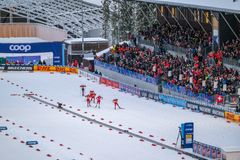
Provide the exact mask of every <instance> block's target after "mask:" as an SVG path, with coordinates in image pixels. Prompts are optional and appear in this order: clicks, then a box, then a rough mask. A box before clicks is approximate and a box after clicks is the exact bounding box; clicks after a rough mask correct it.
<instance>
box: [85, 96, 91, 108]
mask: <svg viewBox="0 0 240 160" xmlns="http://www.w3.org/2000/svg"><path fill="white" fill-rule="evenodd" d="M86 98H87V107H91V96H90V95H87V96H86Z"/></svg>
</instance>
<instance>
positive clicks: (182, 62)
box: [97, 44, 240, 95]
mask: <svg viewBox="0 0 240 160" xmlns="http://www.w3.org/2000/svg"><path fill="white" fill-rule="evenodd" d="M222 55H223V53H222V52H221V51H219V52H216V53H213V52H211V53H209V55H208V58H207V59H203V57H202V55H201V54H200V53H197V54H195V55H194V58H193V59H194V60H193V61H192V60H190V59H189V58H187V57H185V58H183V57H178V56H173V55H171V54H169V53H168V52H166V51H165V50H164V49H161V50H160V51H158V52H153V51H151V50H149V49H144V48H142V49H140V48H139V47H131V46H129V45H128V44H122V45H116V46H115V47H114V48H113V49H112V51H111V53H110V54H104V55H103V56H101V57H97V59H98V60H100V61H102V62H106V63H110V64H112V65H116V66H119V67H122V68H125V69H128V70H131V71H134V72H137V73H140V74H143V75H148V76H152V77H155V78H159V79H161V80H162V81H165V82H168V83H171V84H174V85H177V86H184V87H186V88H187V89H190V90H191V91H192V92H194V93H207V94H209V95H213V94H232V93H236V92H237V91H236V85H237V83H239V81H240V75H239V73H238V72H237V71H236V70H233V69H228V68H226V67H224V66H223V65H222Z"/></svg>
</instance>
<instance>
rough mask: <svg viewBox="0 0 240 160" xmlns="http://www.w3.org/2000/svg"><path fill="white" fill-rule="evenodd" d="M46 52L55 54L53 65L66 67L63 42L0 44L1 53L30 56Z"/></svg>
mask: <svg viewBox="0 0 240 160" xmlns="http://www.w3.org/2000/svg"><path fill="white" fill-rule="evenodd" d="M45 52H52V53H53V65H64V64H63V63H64V60H63V59H64V52H63V44H62V42H41V43H0V53H15V54H30V53H45Z"/></svg>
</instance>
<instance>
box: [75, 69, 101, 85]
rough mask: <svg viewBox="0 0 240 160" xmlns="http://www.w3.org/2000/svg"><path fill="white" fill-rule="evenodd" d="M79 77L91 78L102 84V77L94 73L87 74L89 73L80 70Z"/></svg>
mask: <svg viewBox="0 0 240 160" xmlns="http://www.w3.org/2000/svg"><path fill="white" fill-rule="evenodd" d="M79 75H81V76H83V77H86V78H89V79H90V80H92V81H96V82H98V83H99V82H100V76H97V75H94V74H93V73H90V72H87V71H83V70H80V69H79Z"/></svg>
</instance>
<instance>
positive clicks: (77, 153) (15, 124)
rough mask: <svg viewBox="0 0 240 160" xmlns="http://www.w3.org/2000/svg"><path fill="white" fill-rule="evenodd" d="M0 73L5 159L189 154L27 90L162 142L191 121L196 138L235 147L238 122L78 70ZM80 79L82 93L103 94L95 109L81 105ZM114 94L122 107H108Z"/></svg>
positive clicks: (129, 159)
mask: <svg viewBox="0 0 240 160" xmlns="http://www.w3.org/2000/svg"><path fill="white" fill-rule="evenodd" d="M0 78H3V79H2V80H0V89H1V92H0V100H1V103H0V104H1V105H0V116H1V117H0V126H7V127H8V130H7V131H4V132H2V133H0V143H1V150H0V154H1V157H3V159H6V160H15V159H16V160H17V159H19V158H21V159H34V160H40V159H41V160H42V159H59V160H61V159H63V160H73V159H76V160H77V159H94V160H112V159H114V160H123V159H124V160H146V159H148V160H155V159H164V160H177V159H179V160H180V159H182V158H183V157H184V158H185V159H192V158H191V157H188V156H185V155H179V154H178V153H177V152H175V151H171V150H169V149H162V147H160V146H152V144H151V143H149V142H146V141H145V142H142V141H140V140H139V139H138V138H134V137H129V136H128V135H126V134H119V133H118V132H117V131H114V130H109V129H108V128H106V127H101V126H99V125H97V124H91V123H90V122H88V121H86V120H85V121H83V120H82V119H81V118H77V117H74V116H73V115H71V114H67V113H66V112H65V111H62V110H58V109H55V108H51V107H50V106H45V104H40V103H39V102H38V101H33V99H28V97H26V96H23V94H24V93H30V92H33V93H34V94H37V97H38V98H41V99H43V100H46V101H48V102H51V103H55V104H57V102H62V103H64V104H65V105H66V106H64V107H66V108H68V109H70V110H72V111H74V112H78V113H81V114H84V115H85V116H89V117H91V118H95V119H96V120H100V121H102V122H104V123H108V124H111V125H114V126H117V127H121V128H123V129H129V130H131V131H132V132H135V133H137V134H141V135H143V136H146V137H149V138H151V139H154V140H156V141H159V142H162V143H165V144H168V145H173V143H175V142H176V138H177V134H178V126H179V125H180V124H181V123H183V122H194V124H195V139H196V140H198V141H200V142H205V143H208V144H211V145H215V146H217V147H223V146H224V147H232V146H239V139H240V134H239V133H240V126H238V125H237V124H233V123H226V121H225V120H224V119H221V118H214V117H212V116H208V115H203V114H200V113H193V112H191V111H189V110H183V109H180V108H174V107H172V106H171V105H168V104H161V103H158V102H154V101H151V100H146V99H145V98H138V97H137V96H132V95H130V94H126V93H122V92H119V91H118V90H116V89H112V88H110V87H106V86H104V85H100V84H98V83H96V82H92V81H89V80H87V79H86V78H84V77H79V76H78V75H66V74H60V73H54V74H49V73H28V72H8V73H1V74H0ZM8 81H9V82H8ZM81 84H85V85H86V86H87V87H86V90H87V92H89V90H94V91H95V92H96V93H97V95H101V96H102V97H103V102H102V104H101V109H97V108H93V107H92V108H87V107H86V101H85V98H83V97H82V96H81V91H80V87H79V86H80V85H81ZM11 94H20V96H11ZM114 98H118V99H119V104H120V106H121V107H123V108H125V109H124V110H114V109H113V103H112V100H113V99H114ZM51 100H53V101H51ZM14 137H15V138H14ZM28 140H37V141H39V144H38V145H36V146H33V148H30V147H27V146H26V145H25V144H24V143H21V141H24V142H25V141H28ZM2 146H3V147H2ZM13 153H14V154H13ZM47 155H48V156H47Z"/></svg>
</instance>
